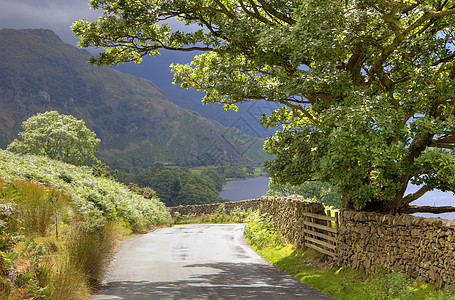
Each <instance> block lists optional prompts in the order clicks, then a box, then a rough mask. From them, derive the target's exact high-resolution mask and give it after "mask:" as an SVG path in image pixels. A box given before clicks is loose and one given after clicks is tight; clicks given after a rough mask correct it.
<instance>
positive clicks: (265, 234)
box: [245, 213, 455, 300]
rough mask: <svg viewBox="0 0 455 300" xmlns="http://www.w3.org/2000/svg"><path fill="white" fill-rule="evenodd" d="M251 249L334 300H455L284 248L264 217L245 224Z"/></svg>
mask: <svg viewBox="0 0 455 300" xmlns="http://www.w3.org/2000/svg"><path fill="white" fill-rule="evenodd" d="M245 236H246V238H247V240H248V242H249V243H250V244H251V246H252V247H253V248H254V249H255V250H256V251H257V252H258V253H259V254H261V255H262V256H263V257H264V258H266V259H267V260H268V261H269V262H271V263H272V264H274V265H276V266H277V267H278V268H280V269H281V270H284V271H285V272H287V273H289V274H290V275H292V276H294V277H295V278H297V279H299V280H300V281H302V282H304V283H306V284H308V285H310V286H312V287H314V288H316V289H318V290H320V291H322V292H324V293H326V294H328V295H330V296H333V297H335V298H337V299H340V300H342V299H346V300H355V299H358V300H363V299H378V300H379V299H380V300H382V299H400V300H406V299H409V300H411V299H415V300H420V299H455V287H449V288H447V289H446V290H444V291H437V290H436V288H435V286H434V285H431V284H426V283H424V282H418V281H416V280H414V279H411V278H409V277H407V276H406V275H404V274H402V273H388V272H387V271H386V270H384V271H383V272H382V273H381V274H369V275H367V274H366V273H365V272H363V271H357V270H352V269H349V268H339V267H336V266H333V265H332V264H330V262H329V261H327V260H326V258H325V257H324V256H323V255H322V254H319V253H318V252H316V251H314V250H312V249H308V250H306V251H304V252H302V251H300V250H299V249H296V248H295V247H294V246H293V245H290V244H287V243H286V242H285V239H284V238H283V237H281V235H280V234H279V233H278V232H276V231H275V229H274V223H273V222H272V220H271V218H270V216H268V215H267V214H265V215H259V214H258V213H252V214H250V215H249V217H248V219H247V221H246V223H245Z"/></svg>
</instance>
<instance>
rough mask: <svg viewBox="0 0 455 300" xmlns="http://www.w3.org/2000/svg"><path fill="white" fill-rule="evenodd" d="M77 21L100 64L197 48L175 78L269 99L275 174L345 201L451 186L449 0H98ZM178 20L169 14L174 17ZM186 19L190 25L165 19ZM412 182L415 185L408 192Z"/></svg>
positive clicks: (379, 205) (403, 207) (212, 98)
mask: <svg viewBox="0 0 455 300" xmlns="http://www.w3.org/2000/svg"><path fill="white" fill-rule="evenodd" d="M90 5H91V6H92V7H93V8H95V9H102V10H104V13H103V15H102V16H101V17H100V18H99V19H98V20H97V21H95V22H88V21H86V20H79V21H77V22H76V23H75V24H74V25H73V30H74V32H75V33H76V34H77V35H78V36H79V37H80V45H81V46H82V47H88V46H95V47H104V52H102V53H101V54H100V55H99V56H97V57H96V58H93V59H92V60H91V62H92V63H94V64H98V65H105V64H118V63H122V62H129V61H134V62H140V60H141V58H142V57H143V56H144V55H157V54H159V51H160V50H161V49H167V50H175V51H193V50H200V51H204V52H203V53H202V54H200V55H197V56H195V57H194V60H193V61H192V62H191V63H190V64H187V65H178V64H176V65H174V66H173V72H174V74H175V82H176V83H179V84H181V86H182V87H184V88H195V89H198V90H204V91H205V92H206V96H205V98H204V100H203V101H204V102H205V103H208V102H217V103H221V104H223V105H225V107H226V108H234V109H235V104H236V103H242V102H246V101H256V100H260V99H262V100H266V101H272V102H276V103H280V104H283V105H284V107H283V108H281V109H278V110H276V111H274V112H273V114H271V115H270V116H266V117H264V118H263V122H264V124H265V125H267V126H275V125H277V124H282V126H283V127H282V129H280V130H279V131H277V133H276V135H275V136H273V137H271V138H269V139H268V140H267V141H266V144H265V147H266V150H268V151H269V152H270V153H272V154H274V155H276V159H274V160H273V161H270V162H268V163H267V164H266V165H267V167H268V169H269V170H270V175H271V177H272V178H273V180H274V181H275V182H277V183H282V184H293V185H297V184H301V183H303V182H306V181H313V180H321V181H322V182H327V183H329V184H331V185H336V186H338V187H339V190H340V192H341V193H342V195H343V207H345V208H355V209H362V210H375V211H383V212H391V213H394V212H399V211H407V210H409V204H410V203H411V202H413V201H414V200H416V199H417V198H419V197H420V196H422V195H423V194H425V193H426V192H428V191H430V190H433V189H440V190H442V191H454V189H455V157H454V155H453V147H454V142H455V136H454V130H455V129H454V124H455V123H454V113H455V105H454V102H453V101H454V95H455V85H454V78H455V52H454V45H453V40H454V25H455V19H454V15H455V1H452V0H421V1H420V0H401V1H400V0H380V1H378V0H359V1H352V0H290V1H288V0H286V1H285V0H196V1H188V0H157V1H149V0H92V1H90ZM170 20H172V21H170ZM173 20H180V21H182V22H185V24H186V25H192V26H190V27H188V28H189V29H188V30H184V31H182V30H173V29H172V28H171V26H170V25H168V23H170V22H174V21H173ZM409 183H414V184H417V185H420V189H419V190H418V191H417V192H415V193H411V194H406V189H407V186H408V185H409Z"/></svg>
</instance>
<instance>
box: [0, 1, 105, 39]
mask: <svg viewBox="0 0 455 300" xmlns="http://www.w3.org/2000/svg"><path fill="white" fill-rule="evenodd" d="M87 3H88V0H39V1H37V0H0V7H1V9H0V28H12V29H24V28H46V29H51V30H53V31H54V32H55V33H57V34H58V35H59V36H60V38H61V39H62V40H63V41H65V42H67V43H70V44H73V45H75V44H76V43H77V40H78V39H77V37H76V36H75V34H74V33H73V32H72V31H71V30H70V26H71V24H73V22H74V21H76V20H78V19H88V20H95V19H96V18H97V17H98V16H99V15H100V14H101V11H95V10H93V9H90V7H89V6H88V5H87Z"/></svg>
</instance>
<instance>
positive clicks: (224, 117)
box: [115, 50, 282, 138]
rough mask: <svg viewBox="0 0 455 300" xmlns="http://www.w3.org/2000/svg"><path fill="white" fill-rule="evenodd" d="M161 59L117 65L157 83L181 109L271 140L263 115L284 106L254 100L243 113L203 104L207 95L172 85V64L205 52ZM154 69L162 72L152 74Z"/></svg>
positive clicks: (174, 54)
mask: <svg viewBox="0 0 455 300" xmlns="http://www.w3.org/2000/svg"><path fill="white" fill-rule="evenodd" d="M160 52H161V55H159V56H145V57H143V60H142V63H141V64H139V65H138V64H136V63H126V64H121V65H119V66H116V67H115V69H117V70H119V71H122V72H124V73H128V74H131V75H134V76H138V77H141V78H146V79H148V80H151V81H153V82H154V83H155V84H156V85H157V86H158V87H159V88H160V89H161V90H162V91H164V93H165V94H166V95H167V96H168V97H169V99H170V100H171V101H172V102H173V103H175V104H177V105H178V106H180V107H183V108H186V109H191V110H194V111H196V112H198V113H200V114H201V115H202V116H204V117H206V118H209V119H212V120H216V121H218V122H219V123H220V124H222V125H223V126H229V127H235V128H238V129H240V130H241V131H242V132H244V133H247V134H249V135H252V136H256V137H262V138H268V137H269V136H271V135H273V134H275V131H276V130H275V129H268V128H266V127H264V126H262V125H260V124H259V120H260V118H261V116H262V114H267V115H269V114H271V112H272V111H273V110H275V109H277V108H280V107H282V105H280V104H277V103H271V102H267V101H253V102H246V103H241V104H238V107H239V110H238V111H237V112H235V111H233V110H229V111H226V110H224V108H223V106H222V105H220V104H217V103H208V104H205V105H204V104H202V102H201V100H202V98H203V97H204V95H205V93H203V92H198V91H196V90H192V89H188V90H186V89H183V88H181V87H180V86H178V85H174V84H172V82H173V76H174V75H173V74H172V72H171V69H170V67H169V65H170V64H171V63H179V64H186V63H189V62H191V61H192V60H193V58H194V55H197V54H201V52H179V51H170V50H161V51H160ZM150 70H159V71H158V72H151V71H150Z"/></svg>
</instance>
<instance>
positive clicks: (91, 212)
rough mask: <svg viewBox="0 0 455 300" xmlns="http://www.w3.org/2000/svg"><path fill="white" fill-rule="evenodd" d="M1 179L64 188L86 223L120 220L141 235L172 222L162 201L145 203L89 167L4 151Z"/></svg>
mask: <svg viewBox="0 0 455 300" xmlns="http://www.w3.org/2000/svg"><path fill="white" fill-rule="evenodd" d="M0 177H3V178H24V177H28V178H31V179H34V180H35V181H39V182H41V183H44V184H46V185H52V186H58V187H61V189H62V190H63V191H64V192H65V193H67V194H68V196H69V198H70V201H71V202H72V203H74V205H75V207H76V209H77V212H78V213H79V214H81V215H82V216H83V217H84V218H86V219H90V218H102V219H107V220H117V219H118V220H121V221H122V222H124V223H125V224H127V225H128V226H130V227H131V228H133V229H135V230H138V231H141V230H144V229H146V228H148V227H150V226H152V225H154V224H161V223H167V222H169V221H170V216H169V212H168V211H167V210H166V208H165V207H164V205H163V203H162V202H161V201H159V199H157V198H152V199H145V198H144V197H142V196H140V195H138V194H135V193H132V192H130V191H129V190H128V188H127V187H126V186H124V185H123V184H121V183H119V182H115V181H112V180H111V179H109V178H104V177H95V176H93V175H92V169H91V168H89V167H85V166H74V165H70V164H65V163H63V162H59V161H55V160H51V159H49V158H47V157H44V156H33V155H17V154H14V153H12V152H9V151H5V150H0Z"/></svg>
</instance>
